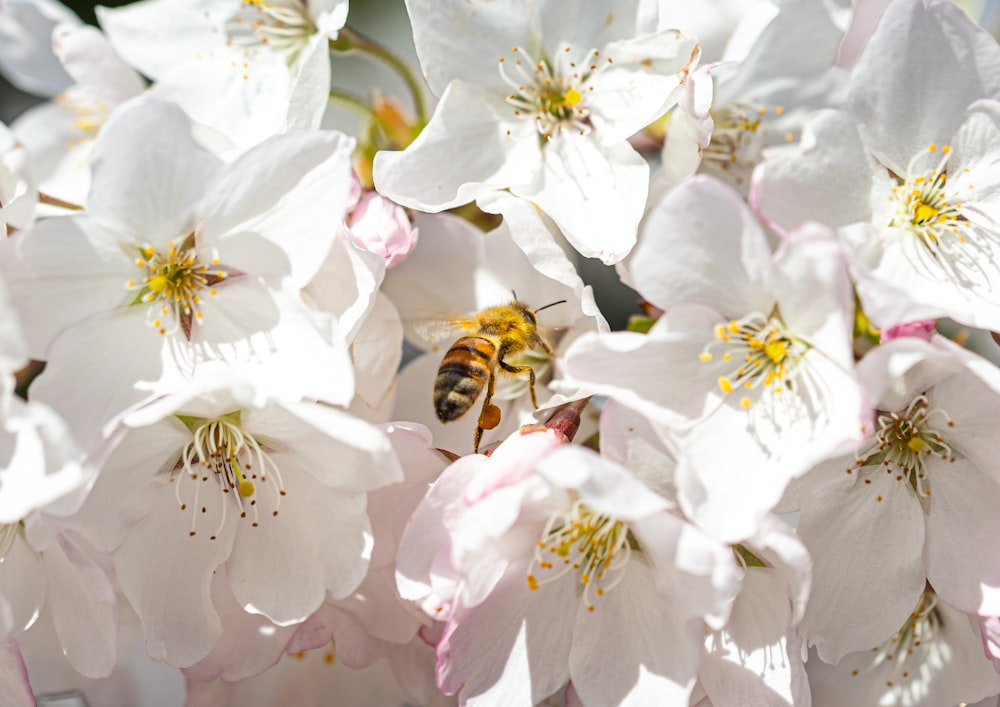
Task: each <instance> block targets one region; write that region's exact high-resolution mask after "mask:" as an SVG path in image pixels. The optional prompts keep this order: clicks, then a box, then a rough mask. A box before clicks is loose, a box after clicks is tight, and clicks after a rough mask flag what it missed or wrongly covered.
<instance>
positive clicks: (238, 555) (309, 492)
mask: <svg viewBox="0 0 1000 707" xmlns="http://www.w3.org/2000/svg"><path fill="white" fill-rule="evenodd" d="M208 378H209V379H210V380H211V382H210V383H209V382H208V380H195V381H193V382H192V383H191V384H190V385H188V386H186V387H185V389H183V390H182V391H181V392H178V393H176V394H174V395H172V396H168V397H166V398H162V399H158V400H157V401H154V402H152V403H150V404H149V405H147V406H145V407H142V408H139V409H137V410H136V411H134V412H132V413H130V414H129V415H127V416H125V417H124V418H123V422H122V424H123V426H122V428H121V429H120V430H119V433H120V436H121V439H120V440H119V441H118V442H117V445H116V448H115V451H114V452H113V453H112V455H111V456H110V457H109V459H108V461H107V463H106V464H105V466H104V468H103V470H102V472H101V475H100V477H99V478H98V480H97V482H96V484H95V485H94V488H93V489H92V491H91V493H90V495H89V496H88V497H87V502H86V504H85V505H84V506H83V508H82V509H81V511H80V514H79V517H78V521H77V522H78V523H79V525H80V527H81V528H82V529H83V532H86V533H87V534H88V536H89V537H92V538H93V540H94V543H95V544H96V545H98V546H100V547H101V548H103V549H105V550H107V551H110V552H111V553H112V557H113V560H114V563H115V570H116V574H117V577H118V581H119V584H120V585H121V589H122V591H123V592H124V594H125V595H126V596H127V597H128V599H129V601H130V603H131V604H132V606H133V607H134V608H135V610H136V612H137V613H138V614H139V616H140V618H141V619H142V622H143V630H144V632H145V634H146V643H147V649H148V650H149V652H150V655H152V656H153V657H155V658H159V659H161V660H166V661H167V662H169V663H171V664H173V665H178V666H182V667H183V666H189V665H192V664H193V663H195V662H196V661H198V660H201V659H202V658H204V657H205V655H206V654H208V652H209V651H210V650H211V648H212V647H213V646H214V645H215V644H216V642H217V641H218V640H219V638H220V635H221V634H222V626H221V624H220V621H219V617H218V614H217V613H216V610H215V608H214V606H213V601H212V600H211V598H210V596H209V591H208V590H209V586H210V581H211V578H212V574H213V572H214V571H215V570H216V568H218V567H219V566H221V565H225V567H226V572H227V574H228V577H229V582H228V588H229V590H230V591H231V592H232V596H233V597H234V598H235V599H236V602H237V603H238V604H239V606H240V607H242V609H243V610H244V611H247V612H249V613H252V614H262V615H264V616H266V617H267V618H268V619H270V620H271V621H272V622H274V623H275V624H276V625H278V626H285V625H289V624H295V623H300V622H302V621H304V620H305V619H306V618H308V617H309V615H310V614H312V613H313V612H314V611H315V610H316V609H317V608H319V606H320V605H321V604H322V603H323V601H324V599H325V597H326V596H327V593H328V592H329V593H330V595H331V596H333V597H336V598H341V597H344V596H347V595H348V594H350V593H351V592H352V591H354V589H355V588H356V587H357V586H358V584H359V583H360V582H361V580H362V579H363V578H364V576H365V574H366V572H367V569H368V559H369V556H370V553H371V546H372V538H371V529H370V524H369V521H368V516H367V514H366V511H365V505H366V504H365V492H367V491H368V490H370V489H372V488H375V487H378V486H382V485H385V484H387V483H391V482H393V481H397V480H399V479H400V478H401V473H400V469H399V465H398V462H397V461H396V459H395V457H394V455H393V453H392V448H391V446H390V444H389V441H388V439H387V438H386V436H385V434H384V433H383V432H382V431H381V430H379V429H377V428H374V427H372V426H370V425H368V424H367V423H365V422H362V421H360V420H357V419H355V418H352V417H351V416H350V415H348V414H347V413H344V412H341V411H339V410H336V409H334V408H331V407H327V406H321V405H317V404H309V403H282V402H278V401H277V400H269V399H268V398H267V396H266V395H264V394H262V392H261V391H260V390H259V389H255V388H254V387H253V386H250V385H249V384H248V383H245V382H242V381H240V380H239V379H234V378H232V377H231V376H230V375H226V374H225V371H224V370H222V371H217V372H215V373H214V374H213V375H211V376H208Z"/></svg>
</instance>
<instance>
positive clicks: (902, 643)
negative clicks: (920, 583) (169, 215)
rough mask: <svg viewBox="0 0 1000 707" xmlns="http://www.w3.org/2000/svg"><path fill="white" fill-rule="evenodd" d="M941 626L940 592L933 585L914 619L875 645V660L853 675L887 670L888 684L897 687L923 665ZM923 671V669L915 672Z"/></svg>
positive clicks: (921, 600) (914, 613)
mask: <svg viewBox="0 0 1000 707" xmlns="http://www.w3.org/2000/svg"><path fill="white" fill-rule="evenodd" d="M940 628H941V615H940V613H939V612H938V610H937V594H935V593H934V590H932V589H930V588H929V587H928V588H927V589H925V590H924V593H923V594H922V595H921V597H920V601H919V602H917V606H916V608H915V609H914V610H913V612H912V613H911V614H910V618H909V619H908V620H907V622H906V623H905V624H904V625H903V627H902V628H900V629H899V630H898V631H896V633H894V634H893V635H892V637H891V638H889V640H888V641H886V642H885V643H883V644H882V645H881V646H879V647H877V648H872V654H873V656H872V662H871V664H870V665H869V666H868V667H866V668H864V670H860V669H854V670H852V671H851V675H853V676H858V675H860V674H861V673H862V672H864V673H869V672H871V671H874V670H882V671H887V672H888V675H887V677H888V678H890V679H888V680H886V683H885V684H886V687H893V686H894V685H895V683H894V680H895V681H899V679H900V678H902V679H903V680H906V679H908V678H909V677H910V676H911V674H913V673H911V670H907V669H906V668H907V667H910V668H911V669H912V668H914V667H919V665H922V664H923V663H924V662H925V661H926V659H927V657H928V654H929V653H930V650H931V646H932V645H933V641H934V638H935V637H936V636H937V633H938V630H939V629H940ZM912 661H916V662H917V665H916V666H915V665H913V664H912ZM908 662H910V663H911V664H910V665H909V666H907V663H908ZM913 672H915V673H917V674H919V670H917V671H913Z"/></svg>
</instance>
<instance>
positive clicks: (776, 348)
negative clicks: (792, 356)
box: [764, 340, 788, 363]
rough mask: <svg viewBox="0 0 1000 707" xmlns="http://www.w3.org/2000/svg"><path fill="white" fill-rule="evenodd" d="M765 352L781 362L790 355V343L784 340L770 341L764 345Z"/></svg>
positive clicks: (776, 361)
mask: <svg viewBox="0 0 1000 707" xmlns="http://www.w3.org/2000/svg"><path fill="white" fill-rule="evenodd" d="M764 353H765V354H767V357H768V358H769V359H771V360H772V361H774V362H775V363H781V362H782V361H783V360H784V358H785V356H787V355H788V344H786V343H785V342H784V341H781V340H778V341H769V342H768V343H767V344H765V345H764Z"/></svg>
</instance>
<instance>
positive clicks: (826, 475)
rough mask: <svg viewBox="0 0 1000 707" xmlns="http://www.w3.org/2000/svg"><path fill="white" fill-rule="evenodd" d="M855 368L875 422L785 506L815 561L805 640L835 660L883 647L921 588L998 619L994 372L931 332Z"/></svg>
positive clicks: (998, 402) (998, 380) (998, 389)
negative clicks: (872, 400) (795, 516)
mask: <svg viewBox="0 0 1000 707" xmlns="http://www.w3.org/2000/svg"><path fill="white" fill-rule="evenodd" d="M859 370H860V373H861V375H862V377H863V378H864V379H865V380H866V381H868V382H869V385H870V386H871V387H872V389H873V391H874V393H875V394H876V395H877V398H876V399H877V404H876V407H877V409H878V412H877V417H876V422H875V426H874V427H870V428H869V434H868V436H867V438H866V440H865V441H864V442H862V443H861V444H860V445H859V446H858V447H857V449H856V451H855V452H854V454H853V455H852V456H850V457H847V458H841V459H837V460H833V461H830V462H828V463H826V464H823V465H821V466H820V467H818V468H817V469H816V470H815V471H813V472H811V473H810V474H808V475H807V476H805V477H803V478H802V479H801V480H800V481H799V482H797V485H796V488H795V489H794V496H795V498H796V499H797V501H793V500H792V499H789V500H790V501H792V503H790V504H789V508H794V509H795V510H800V513H799V520H798V533H799V536H800V537H801V538H802V541H803V542H804V543H805V544H806V547H807V548H808V549H809V552H810V554H811V555H812V557H813V572H814V577H815V581H814V584H813V594H812V600H811V602H810V604H809V606H808V608H807V609H806V614H805V618H804V620H803V624H802V629H803V633H804V636H805V637H806V638H807V639H808V641H809V643H810V644H813V645H815V646H816V647H817V649H818V652H819V656H820V658H822V659H823V660H825V661H827V662H833V663H835V662H838V661H839V660H840V659H841V658H842V657H843V656H844V655H846V654H847V653H848V652H849V651H854V650H866V649H868V648H871V646H874V645H881V644H882V643H883V642H884V641H886V640H887V639H888V637H889V636H891V635H892V634H893V632H895V631H896V630H897V629H899V627H900V626H902V625H904V622H905V621H906V617H907V615H908V614H909V612H911V611H912V610H913V607H914V606H915V605H916V604H917V603H918V601H919V599H920V596H921V594H922V593H923V592H924V589H925V586H926V584H927V583H928V582H930V584H931V586H933V587H934V590H935V592H936V593H937V595H939V596H940V597H941V598H942V599H943V600H944V601H946V602H947V603H948V604H949V605H950V606H952V607H953V608H955V609H958V610H959V611H964V612H967V613H976V614H983V615H994V614H996V613H998V612H1000V561H998V560H997V555H996V548H995V543H994V538H995V537H996V534H997V533H1000V523H998V522H997V520H996V514H995V513H994V512H993V509H994V508H995V506H996V505H997V504H998V503H1000V484H998V483H997V480H996V478H995V474H994V472H993V469H994V464H993V461H992V458H993V440H994V437H993V433H992V431H991V430H992V429H993V426H994V425H995V424H997V423H998V422H1000V377H998V375H997V371H996V369H995V367H994V366H993V365H992V364H990V363H988V362H987V361H985V360H983V359H980V358H979V357H977V356H975V355H974V354H971V353H969V352H966V351H964V350H962V349H960V348H959V347H957V346H955V345H954V344H951V343H950V342H948V341H947V340H945V339H943V338H942V337H935V338H934V339H932V341H931V342H930V343H927V342H925V341H923V340H921V339H917V338H901V339H896V340H894V341H891V342H889V343H888V344H884V345H882V346H880V347H878V348H876V349H874V350H872V351H871V352H869V354H868V355H867V356H866V357H865V358H864V359H863V360H862V361H861V364H860V367H859ZM846 587H863V588H864V590H863V591H858V592H845V588H846Z"/></svg>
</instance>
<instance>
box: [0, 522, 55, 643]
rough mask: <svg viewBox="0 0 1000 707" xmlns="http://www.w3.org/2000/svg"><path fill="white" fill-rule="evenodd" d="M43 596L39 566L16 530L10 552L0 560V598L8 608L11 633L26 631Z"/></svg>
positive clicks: (43, 581) (34, 555)
mask: <svg viewBox="0 0 1000 707" xmlns="http://www.w3.org/2000/svg"><path fill="white" fill-rule="evenodd" d="M45 593H46V582H45V574H44V572H43V569H42V563H41V561H40V559H39V556H38V554H36V553H35V551H34V550H32V548H31V546H30V545H28V543H27V541H26V540H25V539H24V537H23V535H22V534H21V532H20V530H18V531H17V535H16V536H15V538H14V541H13V545H12V546H11V548H10V550H8V551H7V553H6V554H5V555H4V556H3V557H2V558H0V597H3V598H4V599H5V600H6V605H7V607H9V610H10V627H11V629H12V630H13V631H24V630H27V629H28V628H30V627H31V626H32V625H33V624H34V623H35V621H36V620H37V619H38V615H39V612H40V611H41V610H42V605H43V604H44V602H45Z"/></svg>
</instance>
